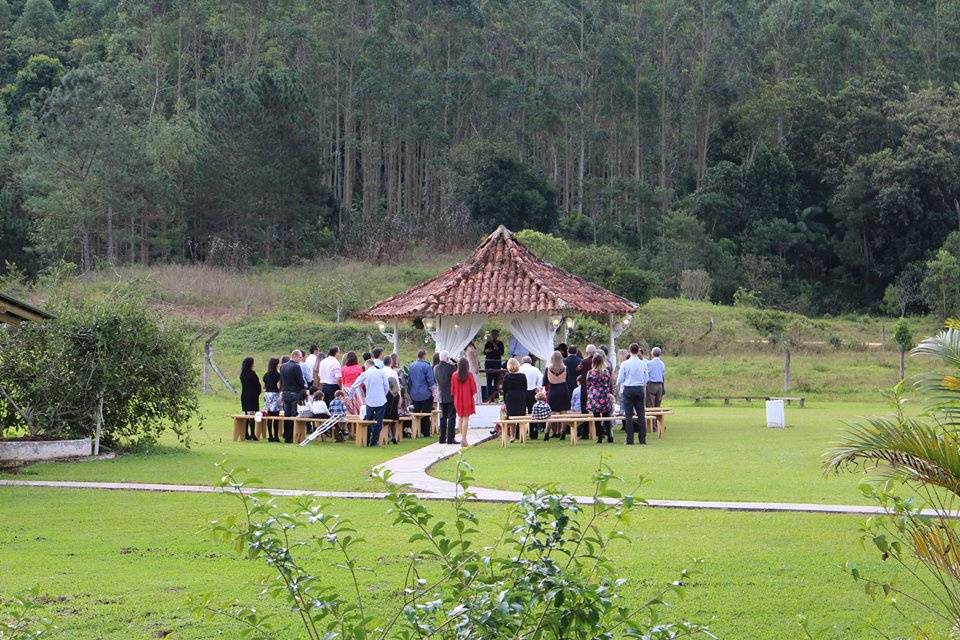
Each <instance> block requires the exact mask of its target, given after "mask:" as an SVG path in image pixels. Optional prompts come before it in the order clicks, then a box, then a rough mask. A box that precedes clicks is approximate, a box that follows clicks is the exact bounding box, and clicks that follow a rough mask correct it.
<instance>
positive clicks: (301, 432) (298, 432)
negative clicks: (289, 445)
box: [293, 420, 307, 444]
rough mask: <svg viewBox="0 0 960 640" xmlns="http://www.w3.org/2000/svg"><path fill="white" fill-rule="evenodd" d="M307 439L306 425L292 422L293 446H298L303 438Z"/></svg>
mask: <svg viewBox="0 0 960 640" xmlns="http://www.w3.org/2000/svg"><path fill="white" fill-rule="evenodd" d="M306 437H307V426H306V423H303V422H298V421H296V420H295V421H294V422H293V444H300V443H301V442H303V440H304V438H306Z"/></svg>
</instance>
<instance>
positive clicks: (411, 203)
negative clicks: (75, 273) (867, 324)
mask: <svg viewBox="0 0 960 640" xmlns="http://www.w3.org/2000/svg"><path fill="white" fill-rule="evenodd" d="M0 43H2V51H3V56H2V58H0V86H2V89H0V97H2V101H3V105H4V113H3V114H2V117H0V185H2V190H0V262H2V263H4V266H3V269H6V270H12V269H16V270H19V271H22V272H24V273H26V274H33V273H37V272H38V271H40V270H42V269H44V268H45V267H47V266H49V265H51V264H53V263H55V262H58V261H59V260H61V259H66V260H68V261H71V262H74V263H76V264H77V265H78V267H79V268H80V269H84V270H86V269H93V268H97V267H98V266H100V265H103V264H130V263H138V264H151V263H155V262H163V261H205V262H213V263H216V264H226V265H231V266H242V265H246V264H252V263H273V264H284V263H289V262H290V261H292V260H295V259H298V258H300V257H305V258H309V257H311V256H313V255H316V254H318V253H321V252H323V253H329V252H331V251H341V252H344V253H349V254H351V255H355V256H362V255H366V256H369V257H371V259H375V260H383V259H388V258H389V257H390V255H391V253H395V252H396V250H397V248H398V247H402V246H406V245H409V244H411V243H426V244H429V245H430V246H432V247H437V248H450V247H458V246H461V247H462V246H467V245H470V244H473V243H474V242H475V241H476V240H477V238H478V237H479V234H480V233H482V232H484V231H490V230H491V229H492V226H493V225H495V224H498V223H500V222H504V223H506V224H507V225H508V226H510V227H511V228H514V229H519V228H522V227H529V228H532V229H536V230H539V231H543V232H552V233H555V234H557V235H560V236H563V237H564V238H566V239H567V240H568V241H572V242H580V243H599V244H605V245H611V246H614V247H616V248H617V251H618V252H617V253H616V255H618V256H620V258H622V259H624V260H628V261H630V262H631V266H632V267H635V268H637V269H642V270H646V271H648V272H649V273H650V274H651V276H652V278H653V282H655V283H656V285H655V286H656V292H657V293H661V294H665V295H671V294H677V293H678V292H682V291H683V290H684V288H685V287H686V285H685V282H686V283H690V282H693V283H694V285H696V286H695V287H694V286H693V285H691V287H693V288H694V289H696V290H697V291H699V292H701V293H699V294H697V295H701V294H702V293H703V292H704V291H706V292H709V295H710V296H711V298H712V299H714V300H720V301H731V300H732V299H733V297H734V294H735V293H736V292H737V290H738V289H741V290H742V291H744V292H751V295H754V294H756V295H757V296H759V297H760V298H761V299H763V300H764V302H765V303H767V304H770V305H774V306H781V307H784V308H791V309H795V310H800V311H805V312H809V313H823V312H837V311H844V310H848V309H870V308H877V307H879V306H880V305H881V304H886V306H887V308H888V309H891V310H892V309H893V308H896V307H899V308H900V310H901V311H921V310H923V309H924V308H925V307H926V306H927V303H925V300H929V299H930V297H929V296H927V297H926V298H925V297H924V296H923V295H921V294H920V293H919V292H920V291H921V289H923V288H924V287H923V286H922V285H923V284H924V283H925V282H928V281H930V279H931V278H934V277H935V276H936V277H939V278H941V280H943V281H944V282H947V283H948V284H949V281H950V277H951V274H954V273H956V274H957V275H958V276H960V267H958V266H957V259H958V258H960V255H955V254H953V253H951V252H950V249H951V246H952V245H950V244H949V243H948V245H947V246H944V241H945V239H946V237H947V235H948V234H949V233H950V232H951V231H953V230H956V229H958V228H960V89H958V85H957V81H958V80H960V3H958V2H956V0H915V1H911V2H900V1H896V0H313V1H309V2H308V1H307V0H140V1H135V2H129V1H127V2H124V1H121V0H69V1H68V0H54V1H53V2H51V1H50V0H0ZM953 245H956V246H957V252H958V253H960V242H955V243H953ZM941 248H942V249H941ZM950 256H953V258H954V260H953V262H952V265H951V264H947V265H946V266H945V267H944V266H943V264H941V263H942V262H943V261H944V260H945V261H946V262H948V263H949V262H950ZM938 261H940V262H938ZM941 267H942V268H945V269H947V271H946V274H947V275H946V276H944V275H943V272H942V269H941ZM950 269H955V270H956V271H950ZM934 284H935V283H934ZM932 286H934V285H929V286H928V288H929V287H932ZM954 288H955V287H954ZM941 293H942V292H941ZM957 297H958V298H960V293H958V294H957ZM884 300H886V302H885V303H884V302H883V301H884ZM958 303H960V302H958Z"/></svg>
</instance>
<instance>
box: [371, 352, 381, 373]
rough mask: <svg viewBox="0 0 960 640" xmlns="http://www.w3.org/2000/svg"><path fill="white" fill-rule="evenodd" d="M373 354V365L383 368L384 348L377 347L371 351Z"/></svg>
mask: <svg viewBox="0 0 960 640" xmlns="http://www.w3.org/2000/svg"><path fill="white" fill-rule="evenodd" d="M371 355H372V356H373V366H375V367H376V368H377V369H383V349H382V348H381V347H377V348H376V349H374V350H373V351H372V352H371Z"/></svg>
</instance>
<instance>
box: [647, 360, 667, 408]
mask: <svg viewBox="0 0 960 640" xmlns="http://www.w3.org/2000/svg"><path fill="white" fill-rule="evenodd" d="M650 356H651V360H650V361H649V362H648V363H647V372H648V373H649V376H650V379H649V380H648V381H647V389H646V391H647V393H646V400H647V406H648V407H659V406H660V403H661V402H662V401H663V374H664V373H665V372H666V369H667V367H666V365H665V364H663V360H661V359H660V347H654V348H653V349H650Z"/></svg>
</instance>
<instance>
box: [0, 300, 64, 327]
mask: <svg viewBox="0 0 960 640" xmlns="http://www.w3.org/2000/svg"><path fill="white" fill-rule="evenodd" d="M52 317H53V316H52V315H50V314H49V313H47V312H46V311H44V310H43V309H38V308H37V307H34V306H33V305H30V304H27V303H26V302H20V301H19V300H17V299H16V298H11V297H10V296H8V295H7V294H5V293H0V324H20V323H21V322H23V321H25V320H47V319H49V318H52Z"/></svg>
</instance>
